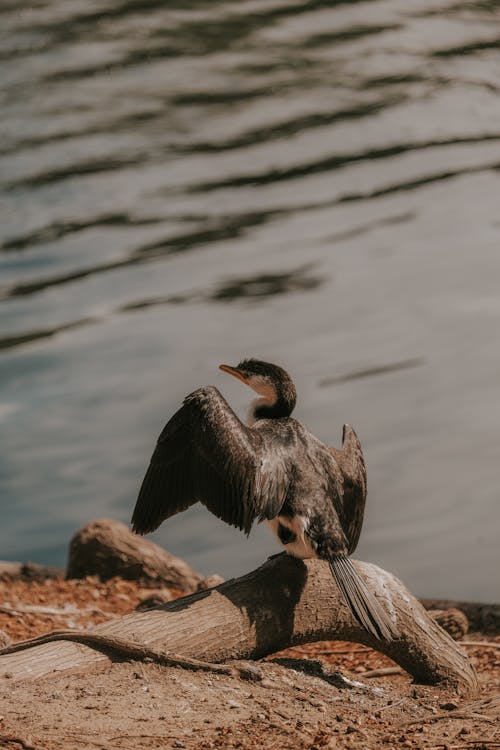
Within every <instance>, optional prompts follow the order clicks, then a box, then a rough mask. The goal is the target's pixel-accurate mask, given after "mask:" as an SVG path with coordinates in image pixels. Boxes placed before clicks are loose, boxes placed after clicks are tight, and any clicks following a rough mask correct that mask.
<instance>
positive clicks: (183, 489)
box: [132, 386, 289, 534]
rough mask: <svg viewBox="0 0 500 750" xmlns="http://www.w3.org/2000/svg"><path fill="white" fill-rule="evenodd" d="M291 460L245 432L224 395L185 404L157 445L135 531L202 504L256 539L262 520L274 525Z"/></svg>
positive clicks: (192, 398) (208, 390) (205, 391)
mask: <svg viewBox="0 0 500 750" xmlns="http://www.w3.org/2000/svg"><path fill="white" fill-rule="evenodd" d="M288 480H289V477H288V469H287V465H286V456H285V455H284V454H281V453H280V450H279V446H278V448H276V446H275V445H273V444H272V441H271V440H270V438H269V435H267V434H265V433H260V432H259V431H257V430H252V429H249V428H248V427H246V426H245V425H244V424H243V423H242V422H241V421H240V420H239V419H238V417H237V416H236V414H235V413H234V412H233V410H232V409H231V407H230V406H229V404H228V403H227V401H226V400H225V399H224V398H223V397H222V396H221V394H220V393H219V391H218V390H217V389H216V388H214V387H212V386H207V387H205V388H199V389H198V390H196V391H194V392H193V393H191V394H190V395H189V396H187V397H186V399H185V400H184V403H183V405H182V407H181V408H180V409H179V411H177V412H176V414H174V416H173V417H172V418H171V419H170V421H169V422H168V423H167V425H166V426H165V428H164V430H163V432H162V433H161V435H160V437H159V438H158V442H157V445H156V448H155V451H154V453H153V456H152V458H151V463H150V465H149V468H148V470H147V472H146V476H145V477H144V480H143V483H142V486H141V489H140V492H139V497H138V499H137V503H136V506H135V509H134V514H133V516H132V527H133V529H134V531H137V532H138V533H141V534H144V533H147V532H149V531H153V530H154V529H156V528H157V527H158V526H159V525H160V523H161V522H162V521H163V520H165V519H166V518H169V517H170V516H172V515H174V514H175V513H178V512H180V511H182V510H185V509H186V508H188V507H189V506H190V505H193V504H194V503H196V502H201V503H202V504H203V505H205V506H206V507H207V508H208V509H209V510H210V511H211V512H212V513H214V515H216V516H217V517H218V518H221V519H222V520H223V521H225V522H226V523H228V524H230V525H232V526H236V527H237V528H239V529H241V530H242V531H245V532H246V533H249V531H250V529H251V526H252V524H253V522H254V520H255V519H256V518H258V519H259V520H262V519H264V518H273V517H274V516H275V515H276V514H277V513H278V511H279V510H280V508H281V506H282V504H283V501H284V498H285V496H286V493H287V487H288Z"/></svg>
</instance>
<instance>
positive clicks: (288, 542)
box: [266, 515, 317, 560]
mask: <svg viewBox="0 0 500 750" xmlns="http://www.w3.org/2000/svg"><path fill="white" fill-rule="evenodd" d="M266 523H267V525H268V526H269V528H270V529H271V531H272V533H273V534H274V535H275V536H276V538H277V539H278V541H279V542H280V544H282V545H283V546H284V547H285V550H286V551H287V552H288V554H290V555H293V556H294V557H300V558H301V559H302V560H304V559H307V558H310V557H317V554H316V550H315V549H314V546H313V544H312V543H311V540H310V538H309V537H308V535H307V529H308V518H307V516H301V515H296V516H293V517H292V518H287V517H285V516H276V517H275V518H273V519H271V520H270V521H266Z"/></svg>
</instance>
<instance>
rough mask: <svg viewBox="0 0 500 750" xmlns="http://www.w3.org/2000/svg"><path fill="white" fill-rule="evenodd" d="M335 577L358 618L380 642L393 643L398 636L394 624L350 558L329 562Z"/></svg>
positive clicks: (339, 558)
mask: <svg viewBox="0 0 500 750" xmlns="http://www.w3.org/2000/svg"><path fill="white" fill-rule="evenodd" d="M329 563H330V568H331V571H332V573H333V577H334V578H335V581H336V582H337V585H338V587H339V589H340V590H341V592H342V595H343V597H344V599H345V601H346V603H347V604H348V605H349V608H350V610H351V612H352V614H353V615H354V617H355V618H356V620H357V621H358V622H359V623H360V625H362V626H363V627H364V628H365V629H366V630H367V631H368V632H369V633H371V634H372V635H374V636H375V638H378V640H385V641H392V639H393V638H394V637H396V636H397V635H398V633H397V630H396V628H395V625H394V623H393V622H392V621H391V619H390V617H389V615H388V614H387V612H385V611H384V610H383V608H382V607H381V606H380V604H379V603H378V601H377V600H376V599H375V597H374V595H373V594H371V593H370V591H369V590H368V588H367V586H366V583H365V582H364V581H363V579H362V578H361V576H360V575H359V573H358V571H357V570H356V568H355V567H354V565H353V564H352V561H351V560H350V559H349V558H348V557H334V558H332V559H331V560H329Z"/></svg>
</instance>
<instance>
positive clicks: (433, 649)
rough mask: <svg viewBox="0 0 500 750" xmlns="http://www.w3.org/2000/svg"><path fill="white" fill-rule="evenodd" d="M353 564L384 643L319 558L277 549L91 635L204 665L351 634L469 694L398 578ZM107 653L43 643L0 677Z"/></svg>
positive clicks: (81, 665) (461, 661) (79, 664)
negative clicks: (204, 587) (384, 613)
mask: <svg viewBox="0 0 500 750" xmlns="http://www.w3.org/2000/svg"><path fill="white" fill-rule="evenodd" d="M355 564H356V567H357V568H358V571H359V572H360V574H361V575H362V576H363V578H364V579H365V580H366V582H367V584H368V586H369V588H370V590H371V591H373V592H374V594H375V595H376V596H377V597H378V598H379V599H380V601H381V603H382V605H383V606H384V607H386V608H387V610H388V611H389V612H390V613H391V616H392V617H393V619H394V622H395V624H396V626H397V628H398V630H399V633H400V636H399V637H398V638H397V639H396V640H394V641H393V642H391V643H387V642H384V641H378V640H376V639H375V638H373V637H372V636H371V635H370V634H369V633H367V632H366V631H365V630H364V629H363V628H361V626H360V625H358V623H357V622H356V621H355V620H354V619H353V617H352V615H351V613H350V611H349V609H348V608H347V606H346V605H345V604H344V601H343V599H342V597H341V595H340V592H339V590H338V588H337V586H336V584H335V582H334V580H333V578H332V576H331V573H330V570H329V567H328V565H327V564H326V563H323V562H321V561H318V560H308V561H304V562H303V561H301V560H297V559H294V558H292V557H289V556H287V555H280V556H278V557H277V558H274V559H270V560H268V561H267V562H266V563H264V565H262V566H261V567H260V568H258V569H257V570H255V571H253V572H251V573H249V574H247V575H245V576H242V577H241V578H237V579H233V580H230V581H227V582H226V583H222V584H221V585H219V586H217V588H214V589H210V590H208V591H200V592H198V593H196V594H192V595H190V596H186V597H184V598H182V599H177V600H175V601H172V602H167V603H166V604H163V605H161V606H159V607H155V608H153V609H150V610H147V611H146V612H134V613H132V614H130V615H126V616H125V617H122V618H120V619H117V620H114V621H112V622H107V623H104V624H102V625H99V626H97V627H95V628H94V629H93V631H92V632H93V633H102V634H104V635H106V636H115V637H118V638H121V639H129V640H131V641H134V643H136V644H142V645H144V646H146V647H152V648H156V649H163V650H166V651H168V652H170V653H172V652H175V653H176V654H179V655H181V656H184V657H189V658H192V657H194V658H196V659H200V660H204V661H206V662H212V663H217V662H223V661H228V660H235V659H236V660H239V659H258V658H260V657H263V656H266V655H268V654H272V653H275V652H277V651H280V650H282V649H284V648H287V647H288V646H294V645H299V644H302V643H308V642H312V641H318V640H347V641H355V642H358V643H362V644H365V645H368V646H371V647H372V648H375V649H377V650H378V651H380V652H382V653H384V654H387V655H388V656H389V657H390V658H392V659H393V660H394V661H395V662H396V663H397V664H398V665H400V666H401V667H403V668H404V669H405V670H406V671H407V672H408V673H409V674H410V675H412V677H413V678H414V679H415V680H416V681H417V682H423V683H428V684H434V685H443V686H446V687H451V688H454V689H455V690H456V691H457V692H459V693H462V694H474V693H475V692H476V691H477V677H476V674H475V672H474V669H473V668H472V666H471V664H470V662H469V660H468V658H467V656H466V655H465V654H464V653H463V651H461V649H460V648H459V647H458V645H457V644H456V643H455V642H454V641H453V639H452V638H451V637H450V636H449V635H448V634H447V633H446V632H445V631H444V630H443V629H442V628H441V627H440V626H439V625H437V624H436V623H435V622H434V621H433V619H432V618H431V617H429V616H428V614H427V613H426V611H425V610H424V608H423V607H422V606H421V605H420V603H419V602H418V601H417V600H416V599H415V598H414V597H413V596H412V595H411V594H410V593H409V592H408V590H407V589H406V588H405V587H404V586H403V584H402V583H401V582H400V581H398V579H397V578H395V577H394V576H392V575H391V574H389V573H387V572H385V571H383V570H381V569H380V568H377V567H376V566H374V565H370V564H368V563H361V562H356V563H355ZM122 658H123V657H122ZM108 659H109V657H108V656H106V655H105V654H103V653H101V652H98V651H95V650H93V649H92V648H90V647H87V646H84V645H82V644H79V643H78V644H77V643H72V642H66V641H59V642H56V643H46V644H43V645H40V646H35V647H32V648H29V649H27V650H25V651H20V652H18V653H12V654H6V655H0V678H1V677H2V675H3V676H4V677H5V676H8V678H9V679H12V680H15V679H23V678H24V679H26V678H36V677H42V676H44V675H47V674H49V673H50V672H53V671H58V672H59V671H64V670H72V671H74V670H78V669H85V668H88V667H90V666H91V665H94V664H97V663H99V662H106V660H108Z"/></svg>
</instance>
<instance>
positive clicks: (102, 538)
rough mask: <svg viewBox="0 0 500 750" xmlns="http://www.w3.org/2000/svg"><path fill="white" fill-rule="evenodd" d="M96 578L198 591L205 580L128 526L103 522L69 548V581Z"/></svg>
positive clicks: (89, 528)
mask: <svg viewBox="0 0 500 750" xmlns="http://www.w3.org/2000/svg"><path fill="white" fill-rule="evenodd" d="M90 575H95V576H99V578H100V579H101V580H103V581H106V580H108V579H109V578H112V577H113V576H120V577H121V578H127V579H129V580H133V581H144V582H149V583H154V584H156V585H158V583H162V584H165V585H167V586H171V587H173V588H178V589H181V590H182V591H188V592H191V591H197V589H198V587H199V586H200V584H201V583H202V581H203V576H201V575H200V574H199V573H197V572H196V571H195V570H193V568H192V567H191V566H190V565H188V564H187V563H186V562H184V560H181V559H180V558H179V557H175V556H174V555H171V554H170V552H167V551H166V550H164V549H163V548H162V547H159V546H158V545H157V544H154V542H150V541H149V539H143V538H142V537H141V536H137V534H133V533H132V532H131V531H130V529H129V528H128V527H127V526H125V524H123V523H120V522H119V521H112V520H109V519H107V518H101V519H99V520H97V521H92V522H91V523H89V524H87V525H86V526H84V527H83V528H81V529H79V530H78V531H77V532H76V533H75V534H74V536H73V538H72V539H71V542H70V545H69V557H68V567H67V571H66V577H67V578H85V576H90Z"/></svg>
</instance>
